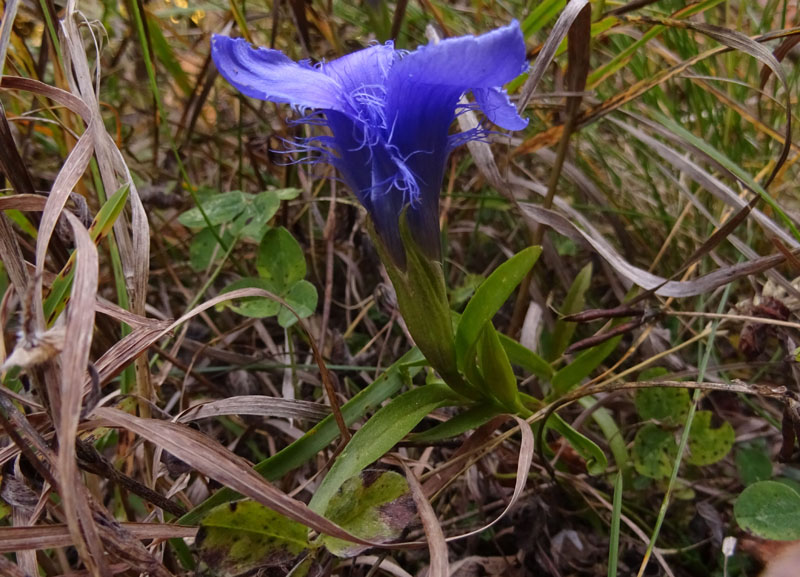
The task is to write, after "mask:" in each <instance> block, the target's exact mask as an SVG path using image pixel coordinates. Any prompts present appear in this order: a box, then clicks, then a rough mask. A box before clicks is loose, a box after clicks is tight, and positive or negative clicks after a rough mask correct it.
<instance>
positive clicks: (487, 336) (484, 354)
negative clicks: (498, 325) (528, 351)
mask: <svg viewBox="0 0 800 577" xmlns="http://www.w3.org/2000/svg"><path fill="white" fill-rule="evenodd" d="M477 352H478V366H479V367H480V371H481V375H482V377H483V378H482V383H473V384H474V385H476V386H483V387H484V389H483V390H484V393H486V394H487V395H489V396H491V397H494V398H495V399H497V400H498V401H500V404H501V405H503V406H504V407H505V408H506V409H508V410H509V411H511V412H514V413H516V412H517V411H518V410H519V409H520V408H521V404H520V400H519V391H518V389H517V377H515V376H514V369H512V368H511V363H510V362H509V361H508V356H507V355H506V351H505V350H504V349H503V346H502V345H501V344H500V339H499V338H498V336H497V331H496V330H495V328H494V325H492V321H486V323H485V324H484V325H483V330H482V331H481V333H480V336H479V337H478V351H477ZM469 362H472V361H471V360H470V361H469Z"/></svg>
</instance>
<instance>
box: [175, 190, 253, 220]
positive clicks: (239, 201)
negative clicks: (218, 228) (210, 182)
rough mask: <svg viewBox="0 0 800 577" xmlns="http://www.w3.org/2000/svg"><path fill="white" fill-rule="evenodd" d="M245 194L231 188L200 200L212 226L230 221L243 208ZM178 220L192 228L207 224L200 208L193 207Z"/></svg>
mask: <svg viewBox="0 0 800 577" xmlns="http://www.w3.org/2000/svg"><path fill="white" fill-rule="evenodd" d="M246 196H247V195H245V193H243V192H242V191H240V190H232V191H230V192H225V193H222V194H214V195H212V196H211V197H210V198H208V199H207V200H204V201H203V202H202V207H203V210H205V212H206V216H207V217H208V220H209V222H210V223H211V225H212V226H214V225H217V224H222V223H223V222H230V221H231V220H233V218H234V217H235V216H236V215H238V214H239V213H241V212H242V211H243V210H244V208H245V198H246ZM178 222H180V223H181V224H182V225H183V226H189V227H192V228H205V227H207V226H208V223H206V221H205V219H204V218H203V214H202V213H201V212H200V209H199V208H197V207H195V208H193V209H191V210H187V211H186V212H184V213H183V214H182V215H180V216H179V217H178Z"/></svg>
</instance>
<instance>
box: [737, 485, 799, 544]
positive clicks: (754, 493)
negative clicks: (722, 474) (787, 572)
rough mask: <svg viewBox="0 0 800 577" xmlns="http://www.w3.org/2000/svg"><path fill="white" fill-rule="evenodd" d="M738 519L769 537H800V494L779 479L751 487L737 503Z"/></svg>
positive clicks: (782, 538)
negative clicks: (779, 481) (778, 480)
mask: <svg viewBox="0 0 800 577" xmlns="http://www.w3.org/2000/svg"><path fill="white" fill-rule="evenodd" d="M733 514H734V516H735V517H736V522H737V523H739V526H740V527H741V528H742V529H744V530H745V531H749V532H751V533H754V534H756V535H758V536H759V537H763V538H765V539H774V540H778V541H788V540H793V539H800V494H798V493H797V492H796V491H795V490H794V489H792V488H791V487H789V486H787V485H785V484H783V483H778V482H775V481H760V482H758V483H753V484H752V485H750V486H749V487H747V488H746V489H745V490H744V491H742V494H741V495H739V498H738V499H736V503H734V505H733Z"/></svg>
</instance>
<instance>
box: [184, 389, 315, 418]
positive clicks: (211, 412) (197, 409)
mask: <svg viewBox="0 0 800 577" xmlns="http://www.w3.org/2000/svg"><path fill="white" fill-rule="evenodd" d="M330 414H331V412H330V410H329V408H328V407H326V406H325V405H321V404H319V403H312V402H311V401H299V400H289V399H282V398H279V397H267V396H264V395H241V396H238V397H228V398H227V399H220V400H219V401H210V402H208V403H201V404H199V405H195V406H193V407H191V408H189V409H186V410H185V411H184V412H183V413H181V414H180V415H178V417H177V419H176V420H177V421H178V422H179V423H188V422H190V421H196V420H198V419H207V418H210V417H218V416H220V415H253V416H256V417H283V418H286V419H309V420H311V421H315V422H316V421H319V420H322V419H324V418H325V417H327V416H328V415H330Z"/></svg>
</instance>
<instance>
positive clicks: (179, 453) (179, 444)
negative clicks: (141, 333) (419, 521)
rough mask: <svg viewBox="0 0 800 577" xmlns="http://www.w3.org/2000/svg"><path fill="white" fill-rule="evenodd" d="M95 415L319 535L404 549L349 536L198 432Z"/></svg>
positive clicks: (104, 410) (100, 411)
mask: <svg viewBox="0 0 800 577" xmlns="http://www.w3.org/2000/svg"><path fill="white" fill-rule="evenodd" d="M94 416H95V417H96V418H97V419H98V420H97V421H96V422H94V423H93V425H94V426H98V427H100V426H102V427H122V428H125V429H128V430H130V431H133V432H134V433H136V434H137V435H140V436H141V437H143V438H145V439H147V440H148V441H150V442H151V443H153V444H154V445H157V446H159V447H161V448H163V449H166V450H167V451H169V452H170V453H172V454H173V455H175V456H176V457H178V458H179V459H181V460H182V461H183V462H185V463H186V464H188V465H189V466H190V467H192V468H194V469H196V470H197V471H199V472H201V473H202V474H204V475H207V476H209V477H211V478H212V479H214V480H216V481H218V482H220V483H222V484H223V485H225V486H226V487H230V488H231V489H233V490H235V491H237V492H238V493H241V494H242V495H245V496H246V497H250V498H251V499H255V500H256V501H258V502H259V503H261V504H263V505H265V506H267V507H269V508H270V509H273V510H274V511H276V512H278V513H280V514H281V515H284V516H286V517H288V518H290V519H293V520H295V521H297V522H299V523H302V524H303V525H306V526H308V527H311V528H312V529H314V530H315V531H317V532H319V533H324V534H326V535H330V536H332V537H336V538H338V539H344V540H346V541H351V542H353V543H359V544H361V545H368V546H371V547H393V548H398V547H401V546H403V544H395V545H386V544H381V543H373V542H371V541H368V540H365V539H361V538H359V537H356V536H355V535H352V534H350V533H348V532H347V531H345V530H344V529H342V528H341V527H339V526H338V525H336V524H335V523H332V522H331V521H329V520H328V519H326V518H325V517H323V516H322V515H319V514H318V513H315V512H314V511H312V510H311V509H309V508H308V507H307V506H306V505H305V504H304V503H301V502H300V501H296V500H294V499H292V498H291V497H289V496H288V495H286V494H285V493H282V492H281V491H279V490H278V489H276V488H275V487H273V486H272V485H271V484H270V483H268V482H267V481H266V480H265V479H264V478H263V477H261V475H259V474H258V473H256V472H255V471H254V470H253V468H252V465H251V464H250V463H249V462H248V461H246V460H245V459H243V458H241V457H239V456H237V455H236V454H234V453H232V452H231V451H229V450H228V449H226V448H224V447H222V446H220V445H219V444H218V443H216V442H215V441H214V440H212V439H210V438H209V437H207V436H206V435H203V434H202V433H199V432H198V431H195V430H193V429H190V428H188V427H185V426H183V425H179V424H177V423H172V422H166V421H158V420H155V419H142V418H140V417H136V416H134V415H131V414H128V413H125V412H123V411H120V410H117V409H112V408H108V407H99V408H97V409H95V411H94Z"/></svg>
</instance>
